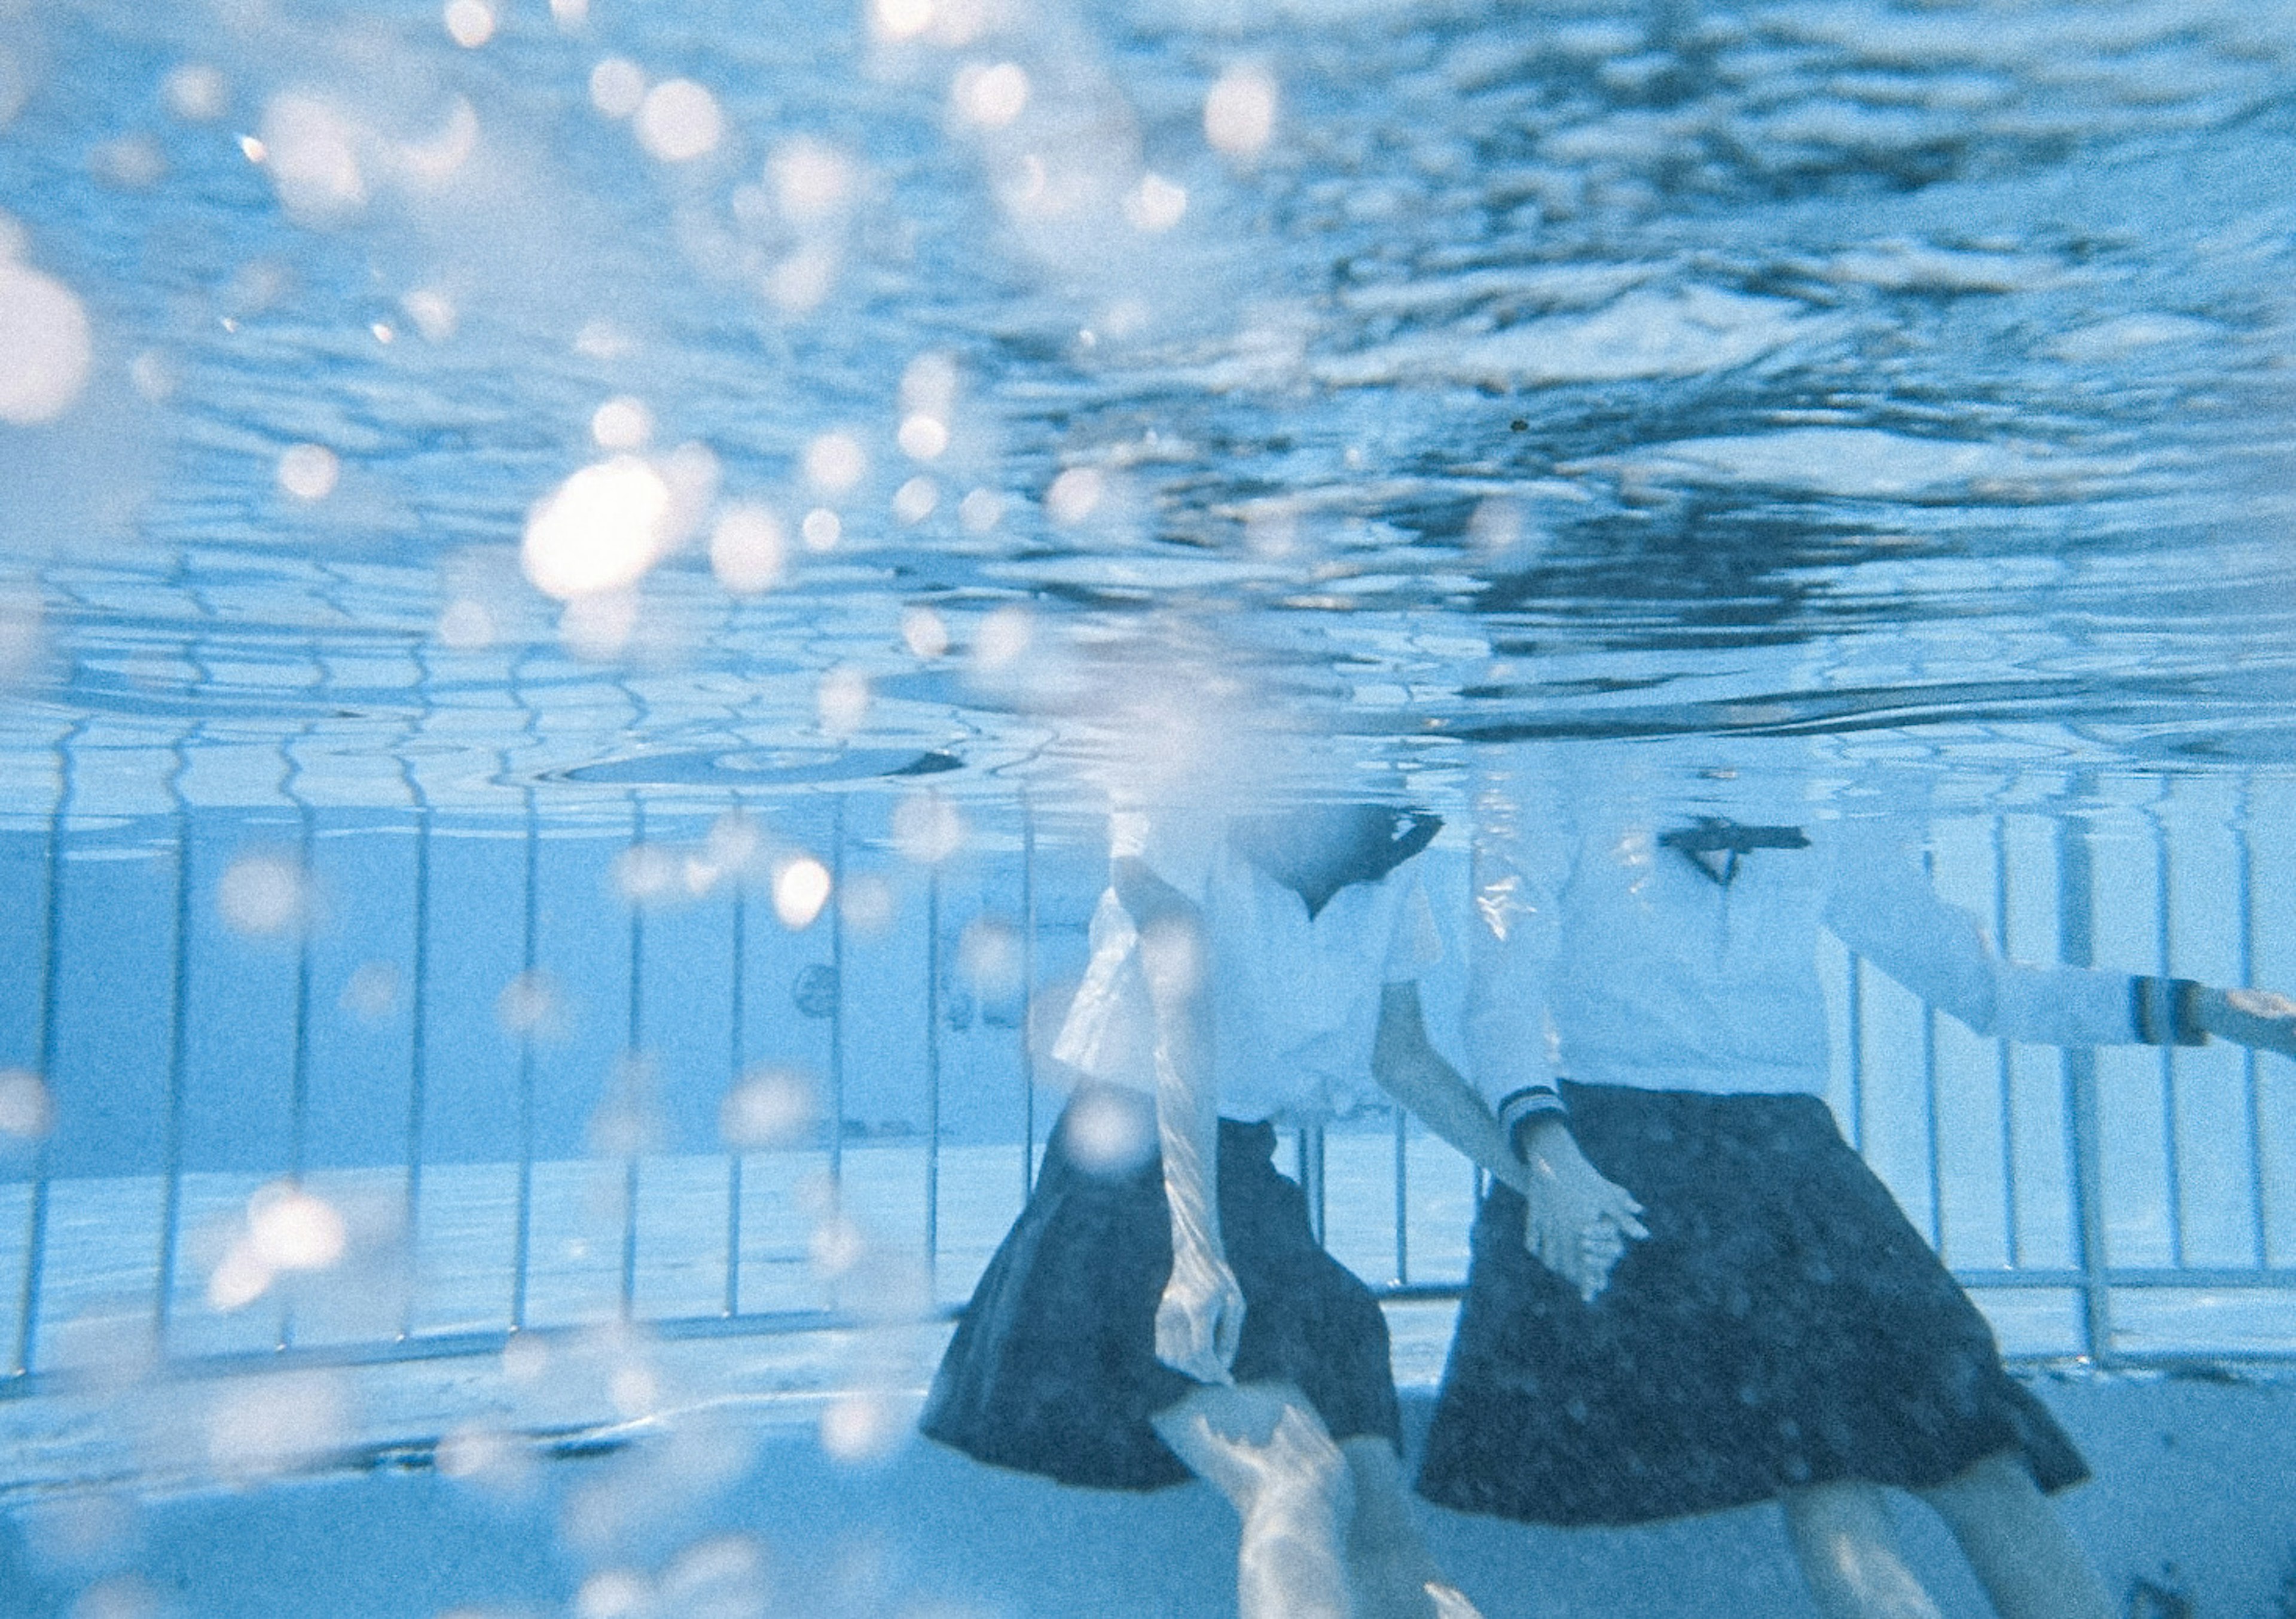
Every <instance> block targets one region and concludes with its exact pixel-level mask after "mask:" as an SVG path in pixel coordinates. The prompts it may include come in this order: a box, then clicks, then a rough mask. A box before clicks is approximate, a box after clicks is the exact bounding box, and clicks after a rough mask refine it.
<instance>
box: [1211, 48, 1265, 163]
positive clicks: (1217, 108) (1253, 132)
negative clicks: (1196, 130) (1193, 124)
mask: <svg viewBox="0 0 2296 1619" xmlns="http://www.w3.org/2000/svg"><path fill="white" fill-rule="evenodd" d="M1274 133H1275V80H1274V79H1272V78H1268V76H1267V74H1266V73H1265V72H1263V71H1262V70H1259V69H1258V68H1254V67H1243V68H1234V69H1231V70H1228V71H1227V72H1226V73H1224V74H1222V75H1221V76H1220V78H1219V80H1218V83H1216V84H1214V85H1213V86H1212V87H1211V91H1210V94H1209V95H1206V96H1205V97H1204V138H1205V139H1206V140H1208V141H1210V143H1211V144H1212V145H1213V147H1214V148H1215V149H1216V150H1218V151H1220V152H1226V154H1227V155H1228V156H1229V157H1232V158H1253V157H1257V156H1259V152H1260V151H1261V149H1262V148H1264V147H1265V146H1266V145H1267V140H1268V137H1269V136H1271V135H1273V134H1274Z"/></svg>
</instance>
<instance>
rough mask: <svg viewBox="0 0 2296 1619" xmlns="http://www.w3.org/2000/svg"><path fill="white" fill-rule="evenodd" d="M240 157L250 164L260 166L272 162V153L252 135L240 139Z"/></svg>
mask: <svg viewBox="0 0 2296 1619" xmlns="http://www.w3.org/2000/svg"><path fill="white" fill-rule="evenodd" d="M239 155H240V156H242V157H243V158H245V159H246V160H248V161H249V162H250V163H254V164H258V165H260V164H262V163H265V162H266V161H268V160H270V157H271V153H270V152H269V151H268V150H267V149H266V147H265V146H264V144H263V143H262V142H261V141H260V140H258V139H257V138H256V137H255V136H251V135H242V136H240V137H239Z"/></svg>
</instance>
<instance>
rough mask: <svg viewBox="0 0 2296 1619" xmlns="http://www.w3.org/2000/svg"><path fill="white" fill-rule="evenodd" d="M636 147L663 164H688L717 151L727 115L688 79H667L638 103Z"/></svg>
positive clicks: (722, 136) (713, 98) (707, 93)
mask: <svg viewBox="0 0 2296 1619" xmlns="http://www.w3.org/2000/svg"><path fill="white" fill-rule="evenodd" d="M637 132H638V144H639V145H641V146H643V147H644V148H645V149H646V151H647V152H648V153H649V154H651V155H652V156H653V157H656V158H659V159H660V160H661V161H663V162H665V163H687V162H691V161H693V160H694V159H695V158H699V157H705V156H707V155H708V154H709V153H710V152H715V151H717V144H718V142H720V141H722V140H724V139H725V138H726V115H725V114H724V113H722V112H720V111H718V110H717V97H716V96H714V95H710V94H709V91H708V90H706V89H704V88H703V87H702V86H700V85H698V84H696V83H694V82H693V80H692V79H690V78H672V79H666V80H664V81H663V82H662V83H660V84H658V85H656V86H654V87H653V88H652V89H651V90H649V91H647V92H646V94H645V99H644V101H643V102H640V103H638V111H637Z"/></svg>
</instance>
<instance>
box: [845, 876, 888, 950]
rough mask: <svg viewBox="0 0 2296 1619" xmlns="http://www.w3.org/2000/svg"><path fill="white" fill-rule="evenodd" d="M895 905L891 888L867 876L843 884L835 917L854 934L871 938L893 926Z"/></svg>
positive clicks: (850, 879) (880, 878)
mask: <svg viewBox="0 0 2296 1619" xmlns="http://www.w3.org/2000/svg"><path fill="white" fill-rule="evenodd" d="M894 909H895V903H894V898H893V885H892V884H891V883H888V882H886V881H885V879H884V878H882V877H880V876H876V875H872V874H870V873H866V872H865V873H863V874H862V875H859V876H857V877H848V878H847V879H846V880H845V892H843V893H841V894H840V895H839V896H838V899H837V910H838V914H839V915H840V916H843V917H844V918H845V925H846V926H848V927H849V928H851V929H852V930H853V931H854V932H855V933H860V934H863V935H865V936H870V937H874V936H876V935H878V934H881V933H884V932H885V930H886V929H888V928H890V927H891V926H892V925H893V912H894Z"/></svg>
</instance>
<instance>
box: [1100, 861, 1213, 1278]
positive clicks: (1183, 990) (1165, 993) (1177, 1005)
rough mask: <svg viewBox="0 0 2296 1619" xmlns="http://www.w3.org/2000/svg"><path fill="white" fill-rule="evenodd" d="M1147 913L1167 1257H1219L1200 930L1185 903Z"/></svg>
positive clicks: (1144, 935) (1144, 928) (1145, 945)
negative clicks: (1167, 1217)
mask: <svg viewBox="0 0 2296 1619" xmlns="http://www.w3.org/2000/svg"><path fill="white" fill-rule="evenodd" d="M1167 892H1169V891H1167ZM1122 894H1123V891H1122V890H1121V889H1119V897H1122ZM1135 914H1136V915H1137V914H1138V913H1135ZM1140 933H1141V955H1142V965H1143V966H1144V969H1145V976H1146V978H1147V981H1148V999H1149V1001H1150V1004H1151V1005H1152V1007H1153V1008H1154V1010H1155V1015H1156V1048H1155V1066H1156V1138H1157V1145H1158V1146H1159V1147H1160V1149H1161V1152H1162V1155H1163V1166H1164V1198H1165V1202H1166V1204H1168V1206H1169V1209H1170V1211H1171V1220H1172V1252H1173V1253H1174V1254H1175V1255H1176V1256H1177V1255H1182V1254H1186V1253H1205V1254H1210V1255H1212V1256H1215V1257H1218V1256H1221V1255H1222V1254H1223V1253H1224V1249H1223V1246H1222V1244H1221V1241H1220V1229H1219V1088H1218V1081H1217V1079H1216V1077H1215V1075H1214V1073H1213V1069H1212V1040H1211V1029H1210V1009H1209V1006H1208V998H1207V997H1206V995H1205V994H1204V986H1203V973H1204V966H1205V964H1204V939H1203V934H1202V930H1201V927H1200V926H1199V925H1197V920H1196V916H1195V912H1194V908H1193V907H1190V906H1188V905H1187V904H1186V902H1185V900H1181V901H1179V904H1178V907H1177V908H1164V907H1160V906H1156V907H1151V908H1149V918H1148V919H1147V920H1145V921H1144V922H1142V923H1141V925H1140Z"/></svg>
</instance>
